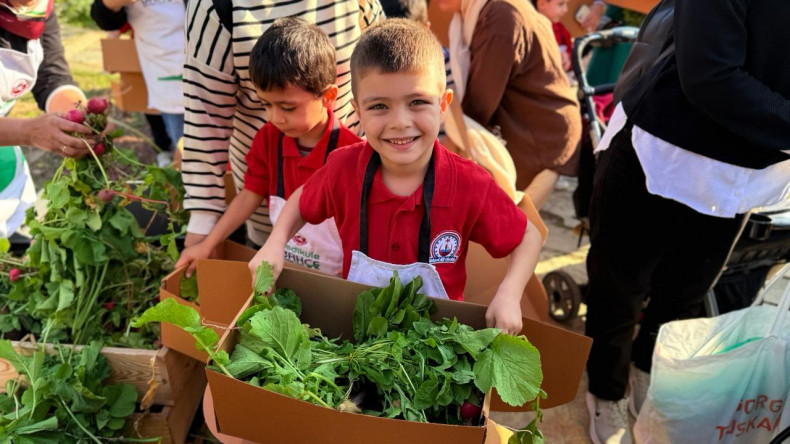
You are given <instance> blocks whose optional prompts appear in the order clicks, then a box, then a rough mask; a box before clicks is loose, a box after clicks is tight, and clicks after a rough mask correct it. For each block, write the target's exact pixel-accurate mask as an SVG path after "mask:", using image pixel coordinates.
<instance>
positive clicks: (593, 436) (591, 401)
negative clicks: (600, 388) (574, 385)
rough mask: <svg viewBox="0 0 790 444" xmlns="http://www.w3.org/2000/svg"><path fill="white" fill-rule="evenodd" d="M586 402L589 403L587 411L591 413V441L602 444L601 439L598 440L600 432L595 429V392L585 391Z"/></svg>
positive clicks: (594, 443)
mask: <svg viewBox="0 0 790 444" xmlns="http://www.w3.org/2000/svg"><path fill="white" fill-rule="evenodd" d="M584 402H585V404H587V413H589V414H590V430H589V433H590V441H592V443H593V444H601V441H600V440H598V432H596V431H595V399H593V394H592V393H590V392H587V393H585V397H584Z"/></svg>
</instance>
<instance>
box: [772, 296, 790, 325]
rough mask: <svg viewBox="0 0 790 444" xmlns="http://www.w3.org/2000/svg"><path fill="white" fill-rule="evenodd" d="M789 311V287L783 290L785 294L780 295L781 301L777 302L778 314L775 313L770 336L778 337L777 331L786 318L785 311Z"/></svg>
mask: <svg viewBox="0 0 790 444" xmlns="http://www.w3.org/2000/svg"><path fill="white" fill-rule="evenodd" d="M788 310H790V285H788V286H787V288H785V292H784V294H783V295H782V299H780V300H779V312H778V313H776V319H774V325H773V326H772V327H771V333H770V335H771V336H778V335H779V331H780V330H781V329H782V326H783V325H784V323H785V319H786V318H787V311H788Z"/></svg>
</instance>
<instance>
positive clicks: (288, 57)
mask: <svg viewBox="0 0 790 444" xmlns="http://www.w3.org/2000/svg"><path fill="white" fill-rule="evenodd" d="M250 79H251V80H252V83H253V84H254V85H255V87H257V88H258V89H260V90H261V91H272V90H283V89H285V88H286V87H287V86H288V85H289V84H291V85H294V86H297V87H299V88H301V89H303V90H305V91H308V92H311V93H313V94H315V95H316V96H318V95H320V94H321V93H322V92H324V90H326V88H327V87H328V86H329V85H331V84H333V83H335V81H336V80H337V65H336V63H335V47H334V46H332V42H331V41H330V40H329V37H327V35H326V34H324V32H323V31H321V28H319V27H318V26H316V25H312V24H309V23H307V22H305V21H304V20H302V19H299V18H296V17H286V18H281V19H278V20H275V21H274V23H272V25H271V26H270V27H269V29H267V30H266V31H265V32H264V33H263V34H262V35H261V36H260V38H258V41H257V42H256V43H255V46H253V48H252V52H251V53H250Z"/></svg>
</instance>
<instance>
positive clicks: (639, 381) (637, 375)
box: [628, 365, 650, 418]
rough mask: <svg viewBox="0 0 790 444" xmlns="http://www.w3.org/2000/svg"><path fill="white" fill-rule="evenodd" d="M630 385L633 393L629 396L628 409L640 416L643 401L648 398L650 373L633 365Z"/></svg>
mask: <svg viewBox="0 0 790 444" xmlns="http://www.w3.org/2000/svg"><path fill="white" fill-rule="evenodd" d="M628 386H629V387H631V395H630V396H629V397H628V411H629V412H631V414H632V415H634V418H636V417H637V416H639V410H640V409H641V408H642V403H643V402H645V399H647V388H648V387H650V373H648V372H646V371H643V370H640V369H638V368H636V367H634V366H633V365H631V371H630V372H629V373H628Z"/></svg>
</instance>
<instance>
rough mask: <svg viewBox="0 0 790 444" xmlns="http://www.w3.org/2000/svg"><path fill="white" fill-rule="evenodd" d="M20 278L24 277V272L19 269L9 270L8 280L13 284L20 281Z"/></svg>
mask: <svg viewBox="0 0 790 444" xmlns="http://www.w3.org/2000/svg"><path fill="white" fill-rule="evenodd" d="M20 277H22V272H21V271H20V270H19V268H12V269H10V270H8V279H10V280H11V282H16V281H18V280H19V278H20Z"/></svg>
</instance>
